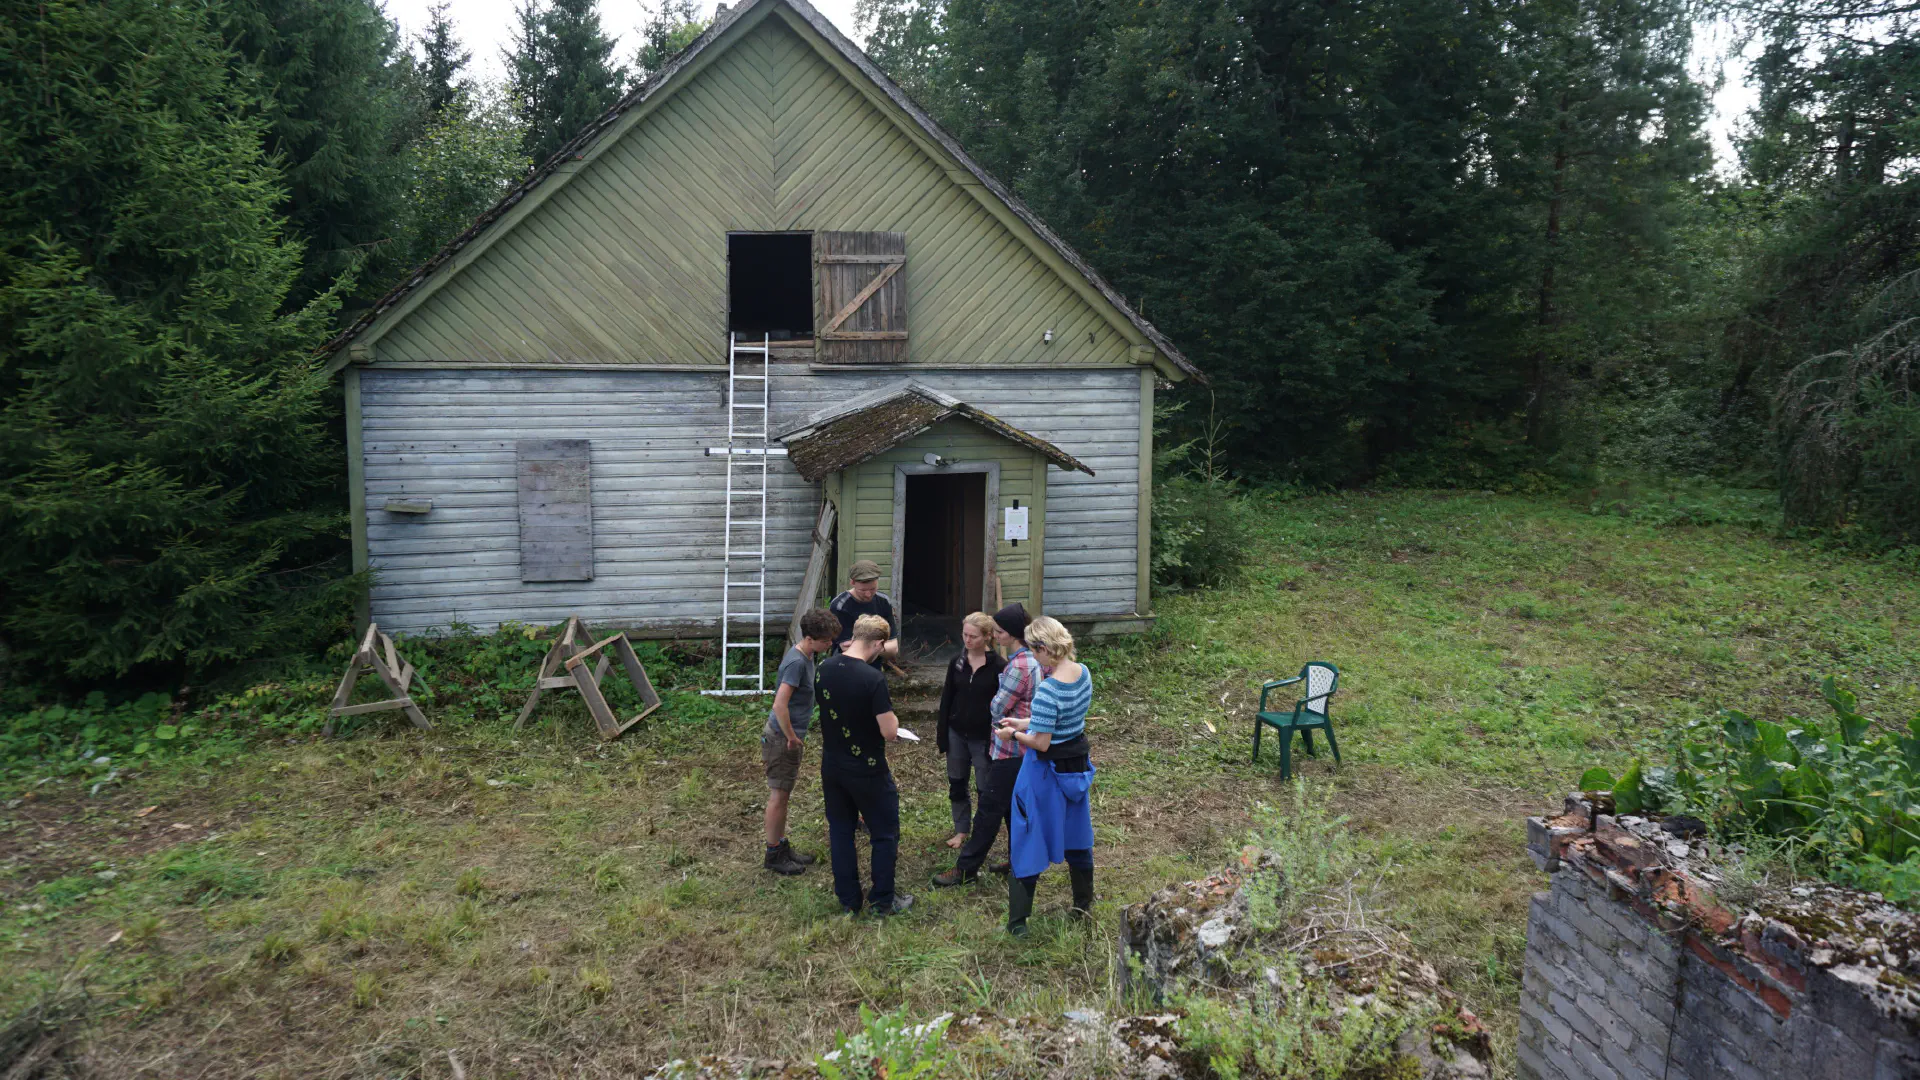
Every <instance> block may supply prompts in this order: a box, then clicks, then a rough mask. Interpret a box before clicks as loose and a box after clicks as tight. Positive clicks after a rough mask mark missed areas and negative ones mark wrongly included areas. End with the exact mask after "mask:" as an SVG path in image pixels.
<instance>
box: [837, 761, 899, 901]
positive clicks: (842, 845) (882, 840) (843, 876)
mask: <svg viewBox="0 0 1920 1080" xmlns="http://www.w3.org/2000/svg"><path fill="white" fill-rule="evenodd" d="M820 792H821V794H822V795H824V796H826V802H827V850H828V851H829V853H830V856H831V858H832V860H833V894H834V895H835V896H837V897H839V898H840V906H841V907H843V908H846V909H847V910H848V911H859V910H860V906H861V900H860V851H859V849H858V848H856V847H855V846H854V840H853V823H854V819H855V818H864V819H866V822H867V837H868V839H869V840H870V841H871V842H872V844H873V889H872V891H870V892H868V893H867V896H866V904H867V906H869V907H872V908H874V909H875V910H878V911H887V910H891V909H892V907H893V867H894V862H895V861H896V859H897V858H898V856H899V853H900V789H899V788H897V787H895V786H894V784H893V774H892V773H891V772H888V771H885V770H882V771H880V772H876V773H856V772H850V771H841V770H837V769H835V768H833V767H832V766H831V765H825V764H823V765H822V766H821V768H820Z"/></svg>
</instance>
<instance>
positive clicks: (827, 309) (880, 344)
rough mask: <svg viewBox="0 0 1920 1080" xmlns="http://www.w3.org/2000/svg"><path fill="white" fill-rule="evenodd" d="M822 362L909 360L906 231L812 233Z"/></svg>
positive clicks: (817, 351)
mask: <svg viewBox="0 0 1920 1080" xmlns="http://www.w3.org/2000/svg"><path fill="white" fill-rule="evenodd" d="M813 236H814V261H815V262H816V263H817V264H818V269H819V278H820V316H819V326H820V332H819V338H820V340H819V343H818V344H817V345H816V346H815V353H814V355H815V356H816V357H817V360H816V362H817V363H823V364H904V363H906V361H907V276H906V267H907V234H906V233H897V232H818V233H814V234H813Z"/></svg>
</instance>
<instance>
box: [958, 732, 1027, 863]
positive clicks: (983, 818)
mask: <svg viewBox="0 0 1920 1080" xmlns="http://www.w3.org/2000/svg"><path fill="white" fill-rule="evenodd" d="M1019 776H1020V759H1019V758H1017V757H1012V758H1003V759H1001V760H999V761H989V762H988V763H987V771H986V772H985V773H984V774H982V775H981V778H980V779H976V780H975V781H974V782H975V783H977V784H979V785H980V810H979V812H978V813H976V814H974V815H973V829H972V831H971V832H969V833H967V843H966V846H965V847H962V848H961V849H960V859H959V866H960V869H961V870H962V871H964V872H965V873H969V874H972V873H976V872H978V871H979V869H980V868H981V867H982V866H984V865H986V862H987V852H989V851H991V850H993V841H994V840H995V838H997V837H998V836H999V835H1000V827H1001V826H1002V825H1004V824H1005V823H1006V820H1007V813H1008V812H1009V811H1010V810H1012V808H1013V782H1014V781H1015V780H1016V779H1018V778H1019Z"/></svg>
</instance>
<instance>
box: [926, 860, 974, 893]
mask: <svg viewBox="0 0 1920 1080" xmlns="http://www.w3.org/2000/svg"><path fill="white" fill-rule="evenodd" d="M979 876H980V873H979V871H977V870H962V869H960V868H959V867H957V866H956V867H954V868H953V869H951V870H942V871H941V872H939V873H937V874H935V875H933V883H934V884H935V885H938V886H940V887H941V888H943V889H950V888H952V887H953V886H955V885H965V884H966V883H967V882H969V881H973V880H974V879H976V878H978V877H979Z"/></svg>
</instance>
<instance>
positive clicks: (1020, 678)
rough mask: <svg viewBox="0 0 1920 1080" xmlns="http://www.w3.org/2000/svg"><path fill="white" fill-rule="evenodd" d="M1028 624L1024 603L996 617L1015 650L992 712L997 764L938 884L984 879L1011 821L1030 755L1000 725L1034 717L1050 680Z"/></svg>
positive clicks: (1003, 866)
mask: <svg viewBox="0 0 1920 1080" xmlns="http://www.w3.org/2000/svg"><path fill="white" fill-rule="evenodd" d="M1028 621H1029V620H1028V618H1027V609H1026V608H1024V607H1021V606H1020V605H1019V604H1008V605H1007V606H1006V607H1003V608H1001V609H1000V610H999V611H996V612H994V614H993V623H994V632H993V637H994V640H995V641H997V642H999V643H1000V644H1001V645H1002V646H1004V647H1006V648H1008V649H1012V650H1013V655H1012V656H1010V657H1008V658H1007V666H1006V669H1005V670H1003V671H1002V672H1000V692H999V693H997V694H995V695H993V705H992V706H991V707H990V709H989V711H990V712H991V714H992V716H993V726H994V736H993V741H992V744H991V745H990V746H988V748H987V753H988V757H989V758H990V759H991V760H990V761H989V762H988V764H987V777H986V783H984V784H982V785H981V788H980V810H979V812H978V813H976V814H975V815H974V818H973V829H972V831H971V832H969V833H968V834H967V844H966V846H965V847H963V848H961V849H960V858H959V861H958V862H957V864H956V865H955V866H954V868H953V869H951V870H947V871H943V872H942V873H939V874H935V875H934V877H933V883H934V884H935V885H959V884H961V883H962V882H967V881H972V880H973V879H974V878H976V877H978V876H980V867H981V866H982V865H983V864H985V863H986V861H987V852H988V851H989V850H991V849H992V848H993V842H994V840H995V838H997V837H998V836H999V835H1000V827H1001V825H1002V824H1004V823H1005V822H1006V820H1007V810H1008V808H1009V807H1011V806H1012V804H1013V782H1014V780H1015V778H1017V777H1018V776H1019V775H1020V755H1021V754H1022V753H1024V752H1025V751H1024V749H1023V748H1022V747H1021V745H1020V744H1019V743H1017V742H1015V741H1014V740H1013V737H1012V736H1011V735H1008V736H1005V737H1004V738H1003V737H1002V736H1001V734H1000V721H1001V720H1002V719H1014V720H1026V719H1028V718H1030V717H1031V716H1032V715H1033V691H1034V690H1035V688H1037V687H1038V686H1039V685H1040V680H1041V679H1044V678H1046V672H1045V671H1043V670H1042V669H1041V667H1040V661H1039V660H1038V659H1037V658H1036V657H1035V656H1034V655H1033V651H1032V650H1031V649H1029V648H1027V641H1026V636H1027V623H1028ZM1007 868H1008V866H1007V863H1005V862H1004V861H1003V862H1001V863H999V864H997V865H995V866H994V867H993V871H994V873H997V874H1003V873H1006V872H1007Z"/></svg>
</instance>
